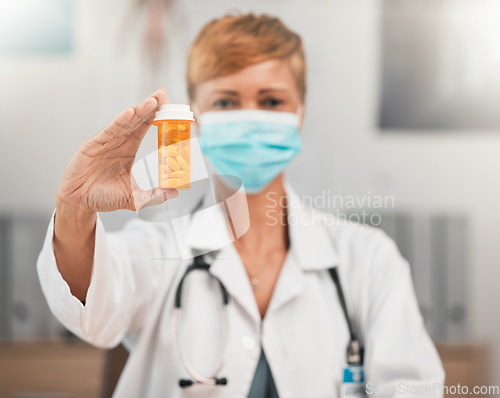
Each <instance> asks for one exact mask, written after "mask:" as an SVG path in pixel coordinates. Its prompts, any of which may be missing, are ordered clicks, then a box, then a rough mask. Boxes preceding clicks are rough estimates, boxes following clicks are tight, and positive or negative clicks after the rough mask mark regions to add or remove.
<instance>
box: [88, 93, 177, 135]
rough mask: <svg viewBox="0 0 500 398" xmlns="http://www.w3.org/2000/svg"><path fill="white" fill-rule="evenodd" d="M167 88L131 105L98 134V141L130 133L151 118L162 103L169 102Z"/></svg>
mask: <svg viewBox="0 0 500 398" xmlns="http://www.w3.org/2000/svg"><path fill="white" fill-rule="evenodd" d="M167 102H168V99H167V94H166V90H165V89H163V88H161V89H158V90H156V91H155V92H154V93H153V94H152V95H150V96H149V97H148V98H146V99H145V100H143V101H142V102H141V103H139V104H138V105H137V106H135V107H133V106H129V107H128V108H127V109H125V110H124V111H122V112H121V113H120V114H119V115H118V116H117V117H116V118H115V119H114V120H113V121H112V122H111V123H109V124H108V125H107V126H106V127H104V128H103V129H102V130H101V131H100V132H99V133H97V134H96V136H95V137H94V139H95V140H96V141H98V142H99V141H107V140H109V139H110V138H111V137H114V136H116V135H122V134H128V133H130V132H132V131H134V130H135V129H136V128H137V127H139V126H140V125H142V124H143V123H144V122H145V121H146V120H149V119H151V118H152V117H153V116H154V113H155V112H156V111H157V110H158V108H159V107H160V105H163V104H164V103H167Z"/></svg>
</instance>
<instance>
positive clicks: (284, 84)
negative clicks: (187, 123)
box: [197, 59, 298, 94]
mask: <svg viewBox="0 0 500 398" xmlns="http://www.w3.org/2000/svg"><path fill="white" fill-rule="evenodd" d="M263 88H280V89H288V90H290V91H297V94H298V89H297V87H296V83H295V79H294V76H293V72H292V67H291V66H290V62H289V61H288V60H280V59H272V60H269V61H264V62H260V63H257V64H254V65H250V66H247V67H246V68H243V69H241V70H239V71H238V72H236V73H233V74H230V75H226V76H221V77H217V78H215V79H211V80H208V81H206V82H204V83H201V84H200V85H199V86H198V89H197V91H198V94H204V93H208V92H211V91H212V90H232V91H245V92H253V91H257V92H258V91H259V90H260V89H263Z"/></svg>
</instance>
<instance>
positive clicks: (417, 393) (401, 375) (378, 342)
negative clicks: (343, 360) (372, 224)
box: [364, 231, 444, 397]
mask: <svg viewBox="0 0 500 398" xmlns="http://www.w3.org/2000/svg"><path fill="white" fill-rule="evenodd" d="M375 234H376V236H377V238H376V239H375V240H374V241H372V242H373V244H372V245H371V250H369V251H368V254H369V255H370V257H371V259H372V260H371V261H370V265H371V266H370V267H369V269H368V275H367V278H366V279H365V283H366V284H367V285H365V288H366V291H367V292H368V297H367V299H368V302H369V305H368V306H367V311H366V313H365V319H364V340H365V347H366V351H365V370H366V375H367V393H368V396H383V397H388V396H392V397H410V396H411V397H440V396H442V385H443V383H444V371H443V368H442V365H441V361H440V358H439V355H438V353H437V350H436V348H435V346H434V344H433V342H432V340H431V339H430V337H429V334H428V333H427V330H426V328H425V325H424V322H423V318H422V315H421V313H420V310H419V307H418V303H417V299H416V295H415V292H414V288H413V283H412V279H411V273H410V267H409V264H408V262H407V261H406V260H405V259H404V258H403V257H402V256H401V254H400V253H399V251H398V249H397V247H396V244H395V243H394V241H393V240H392V239H390V238H389V237H388V236H387V235H386V234H385V233H384V232H382V231H377V232H376V233H375Z"/></svg>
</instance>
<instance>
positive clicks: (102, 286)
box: [37, 215, 154, 348]
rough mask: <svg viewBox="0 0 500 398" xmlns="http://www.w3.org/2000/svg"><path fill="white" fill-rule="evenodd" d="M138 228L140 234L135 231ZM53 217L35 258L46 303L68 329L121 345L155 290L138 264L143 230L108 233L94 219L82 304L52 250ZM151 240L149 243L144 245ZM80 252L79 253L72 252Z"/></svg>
mask: <svg viewBox="0 0 500 398" xmlns="http://www.w3.org/2000/svg"><path fill="white" fill-rule="evenodd" d="M139 232H142V233H139ZM53 233H54V215H53V216H52V220H51V222H50V224H49V227H48V231H47V235H46V238H45V242H44V245H43V248H42V250H41V253H40V255H39V258H38V262H37V270H38V275H39V279H40V283H41V286H42V290H43V293H44V295H45V297H46V299H47V302H48V305H49V307H50V309H51V311H52V312H53V314H54V315H55V316H56V318H58V319H59V321H60V322H61V323H62V324H63V325H64V326H65V327H66V328H67V329H68V330H70V331H71V332H72V333H74V334H75V335H77V336H78V337H80V338H81V339H83V340H85V341H87V342H88V343H90V344H92V345H95V346H97V347H100V348H112V347H114V346H116V345H118V344H119V342H120V341H121V340H122V339H123V337H124V336H125V334H126V333H127V332H129V331H130V329H134V328H135V329H139V328H140V321H141V319H143V318H144V312H145V310H146V308H147V302H148V300H149V299H150V297H151V294H152V291H153V290H154V289H153V287H154V283H153V279H154V278H152V277H151V270H150V269H149V267H147V266H146V267H139V265H140V262H139V261H138V258H137V255H138V253H142V254H143V256H145V255H147V253H148V252H150V251H151V247H150V242H151V240H150V239H149V237H148V236H147V233H144V231H134V228H130V227H129V228H127V227H126V228H125V229H124V231H123V232H120V233H109V234H106V232H105V231H104V227H103V225H102V222H101V220H100V219H99V217H97V225H96V232H95V250H94V261H93V268H92V276H91V282H90V286H89V289H88V291H87V296H86V300H85V305H84V304H82V302H80V300H79V299H77V298H76V297H75V296H73V295H72V294H71V291H70V288H69V285H68V284H67V283H66V281H65V280H64V279H63V277H62V275H61V274H60V272H59V269H58V267H57V263H56V258H55V255H54V251H53V246H52V239H53ZM148 243H149V245H148ZM75 255H78V253H75Z"/></svg>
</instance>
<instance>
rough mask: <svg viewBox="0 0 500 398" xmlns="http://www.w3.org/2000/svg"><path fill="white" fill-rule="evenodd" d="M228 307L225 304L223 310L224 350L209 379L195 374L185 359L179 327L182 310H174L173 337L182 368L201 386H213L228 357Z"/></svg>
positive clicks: (180, 326)
mask: <svg viewBox="0 0 500 398" xmlns="http://www.w3.org/2000/svg"><path fill="white" fill-rule="evenodd" d="M228 307H229V305H228V304H225V305H224V308H223V319H224V321H223V323H224V331H223V339H224V340H223V341H224V350H223V351H222V356H221V360H220V362H219V366H218V367H217V369H216V370H215V371H214V373H213V375H212V376H209V377H204V376H201V375H200V374H199V373H198V372H196V371H195V370H194V369H193V367H192V366H191V363H190V362H189V359H188V357H187V354H186V351H185V350H184V343H183V340H182V325H181V323H182V322H181V318H182V309H181V308H180V307H179V308H175V315H174V317H175V336H176V340H177V347H178V350H179V355H180V357H181V361H182V364H183V365H184V368H185V369H186V371H187V372H188V373H189V375H190V376H191V378H192V379H193V380H194V381H195V382H196V383H201V384H212V385H215V384H217V383H216V379H217V374H218V373H219V372H220V371H221V370H222V368H223V366H224V365H225V363H226V361H227V358H228V355H229V347H230V339H229V332H230V330H229V308H228Z"/></svg>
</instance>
